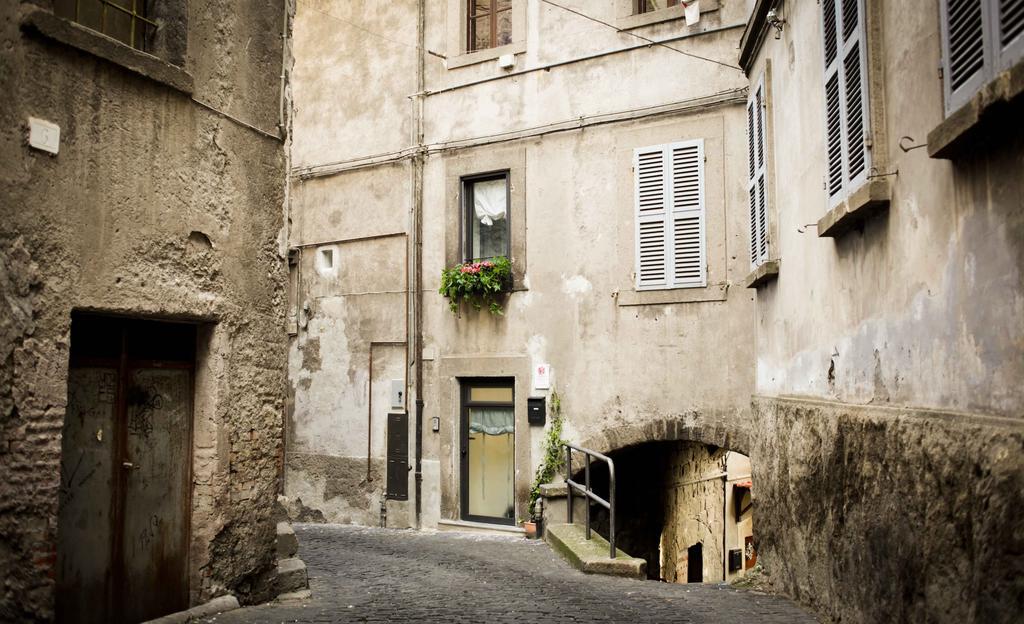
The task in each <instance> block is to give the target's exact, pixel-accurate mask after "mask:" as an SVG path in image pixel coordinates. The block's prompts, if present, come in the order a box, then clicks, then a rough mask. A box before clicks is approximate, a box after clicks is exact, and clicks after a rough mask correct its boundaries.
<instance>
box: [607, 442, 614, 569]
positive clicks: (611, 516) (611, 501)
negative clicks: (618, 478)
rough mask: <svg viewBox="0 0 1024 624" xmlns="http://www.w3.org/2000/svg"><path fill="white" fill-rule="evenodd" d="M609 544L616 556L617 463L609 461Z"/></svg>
mask: <svg viewBox="0 0 1024 624" xmlns="http://www.w3.org/2000/svg"><path fill="white" fill-rule="evenodd" d="M608 544H609V546H610V547H611V552H612V554H611V555H609V556H610V557H611V558H612V559H614V558H615V464H613V463H612V462H608Z"/></svg>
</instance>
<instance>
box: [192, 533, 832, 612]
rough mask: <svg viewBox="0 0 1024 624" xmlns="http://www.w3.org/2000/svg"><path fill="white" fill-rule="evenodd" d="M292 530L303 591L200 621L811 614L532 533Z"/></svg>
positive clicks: (788, 604) (770, 599) (776, 600)
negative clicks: (631, 569)
mask: <svg viewBox="0 0 1024 624" xmlns="http://www.w3.org/2000/svg"><path fill="white" fill-rule="evenodd" d="M295 532H296V534H297V535H298V538H299V554H298V556H299V557H300V558H302V559H303V560H304V561H305V562H306V565H307V566H308V569H309V582H310V588H311V589H312V592H313V596H312V598H310V599H308V600H303V601H301V602H293V603H287V604H271V605H261V606H255V607H247V608H242V609H238V610H236V611H233V612H229V613H225V614H222V615H218V616H215V617H211V618H208V619H207V620H204V621H206V622H210V623H217V624H226V623H233V622H266V623H270V622H274V623H280V622H488V623H490V622H510V623H512V622H514V623H516V624H525V623H528V622H566V621H569V622H723V623H728V622H737V623H739V622H742V623H744V624H749V623H751V622H758V623H762V624H772V623H783V622H785V623H786V624H799V623H802V622H808V623H812V622H814V621H815V620H814V618H813V617H811V616H810V615H809V614H808V613H807V612H805V611H803V610H802V609H800V608H799V607H797V606H796V605H794V604H793V603H792V602H790V601H788V600H786V599H784V598H779V597H775V596H767V595H764V594H758V593H755V592H751V591H743V590H736V589H733V588H731V587H727V586H720V585H670V584H666V583H657V582H651V581H635V580H628V579H618V578H612V577H606V576H593V575H586V574H583V573H581V572H578V571H576V570H575V569H573V568H571V567H570V566H569V565H568V564H567V563H566V562H565V561H563V560H562V559H561V558H560V557H559V556H558V555H556V554H555V553H554V552H553V551H552V550H551V549H550V548H549V547H548V546H547V544H545V543H543V542H541V541H527V540H524V539H521V538H514V537H491V536H481V535H473V534H463V533H437V534H429V533H416V532H413V531H402V530H386V529H385V530H382V529H368V528H357V527H348V526H337V525H296V526H295Z"/></svg>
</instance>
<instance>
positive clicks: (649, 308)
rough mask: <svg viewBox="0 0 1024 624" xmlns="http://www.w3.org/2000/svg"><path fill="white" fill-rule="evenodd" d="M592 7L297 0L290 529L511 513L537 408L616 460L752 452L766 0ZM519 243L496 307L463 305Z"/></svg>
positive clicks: (537, 449)
mask: <svg viewBox="0 0 1024 624" xmlns="http://www.w3.org/2000/svg"><path fill="white" fill-rule="evenodd" d="M578 4H579V3H577V5H578ZM485 5H486V6H485ZM577 5H569V4H563V3H559V2H495V3H490V4H488V3H475V4H473V5H472V6H470V4H468V3H466V2H462V1H461V0H450V1H449V0H430V1H427V2H423V3H417V2H413V1H407V2H399V3H392V4H389V5H387V6H386V7H381V6H376V5H373V6H370V5H362V4H359V3H350V2H340V1H339V2H301V3H299V5H298V7H297V11H296V26H295V32H296V36H295V45H294V53H295V73H294V81H293V88H294V94H295V119H294V140H293V143H292V146H293V150H292V179H291V191H290V192H291V204H290V206H291V208H290V216H291V230H290V237H289V244H290V246H291V248H292V249H293V250H294V252H293V253H292V266H291V275H292V277H291V282H290V283H291V285H292V289H291V292H292V294H291V296H290V304H289V305H290V307H291V313H290V314H291V317H290V321H289V322H290V327H289V330H290V332H291V333H292V342H291V353H290V358H289V373H290V386H291V395H290V397H289V403H290V407H289V413H290V418H289V423H288V433H287V440H288V442H287V452H286V485H285V493H286V495H287V497H288V499H289V506H290V511H291V514H292V517H293V518H301V519H320V520H326V521H332V522H352V523H359V524H378V523H381V522H386V525H387V526H398V527H403V526H417V527H422V528H428V529H434V528H440V529H445V528H465V527H467V526H469V527H472V526H475V525H477V524H484V525H486V526H488V527H492V528H493V527H497V528H501V527H509V528H512V527H515V526H517V525H519V524H520V523H521V522H522V521H523V520H525V519H528V518H529V512H528V506H529V491H530V487H531V485H532V481H533V477H534V473H535V470H536V468H537V467H538V465H539V463H540V462H541V459H542V452H541V450H542V439H543V437H544V432H545V427H544V426H543V425H542V424H531V418H530V416H529V410H530V406H531V404H532V405H534V406H537V403H536V402H534V403H531V401H532V400H537V399H543V400H545V401H546V404H545V405H544V406H543V407H539V410H540V411H539V413H540V414H542V415H543V414H549V415H550V412H551V407H552V404H553V403H555V402H556V401H557V402H558V403H559V405H560V407H561V412H562V414H563V415H564V418H565V436H566V438H568V439H570V440H572V441H574V442H579V443H584V444H585V445H587V446H589V447H592V448H594V449H595V450H599V451H604V452H612V451H617V450H619V449H624V448H626V447H629V446H632V445H636V444H640V443H648V442H662V441H673V440H697V441H700V442H703V443H710V444H716V445H719V446H722V447H729V448H730V449H733V450H738V451H740V452H744V451H745V450H746V444H747V442H748V441H747V438H746V435H747V431H748V423H749V422H750V395H751V393H752V392H753V388H754V376H753V372H754V371H753V367H752V365H751V362H752V361H753V357H754V355H753V338H754V333H753V332H754V328H753V324H752V323H751V319H752V318H753V299H754V293H753V291H750V290H747V289H745V288H743V287H742V286H740V285H739V284H740V283H741V281H742V279H743V278H744V277H745V276H746V275H747V273H748V272H749V260H748V258H747V255H746V248H747V241H746V236H747V234H746V232H747V216H746V214H747V208H746V194H745V190H744V188H743V187H742V185H741V184H739V183H733V181H735V180H742V179H743V177H744V175H745V174H744V171H745V170H744V166H745V164H744V163H745V161H744V159H743V158H734V157H731V155H734V154H742V153H744V150H745V145H746V143H745V142H746V133H745V130H744V128H745V126H744V119H745V112H744V111H745V108H744V107H745V103H746V78H745V76H744V75H743V72H742V71H741V70H740V69H739V67H738V66H737V65H736V63H735V60H734V56H735V49H736V47H737V45H738V43H739V39H740V36H741V35H742V29H743V25H744V23H745V18H746V14H747V11H748V7H746V6H744V5H743V4H742V3H735V2H716V1H711V2H702V3H701V6H700V11H699V12H692V11H691V15H690V19H689V22H690V23H689V24H688V21H687V18H686V16H685V15H684V11H685V7H683V6H672V7H660V6H658V3H651V6H650V7H649V8H650V10H646V11H644V12H639V7H638V6H636V5H635V3H633V2H629V1H626V2H613V3H585V6H583V5H579V6H577ZM644 8H645V9H647V8H648V7H647V6H646V5H645V7H644ZM620 31H621V32H620ZM652 41H654V42H656V43H654V44H652V43H651V42H652ZM418 42H419V43H418ZM419 49H422V50H423V53H422V54H420V53H419V51H418V50H419ZM637 241H639V243H638V242H637ZM638 250H641V251H640V252H638ZM501 257H507V258H509V259H510V267H511V276H512V287H511V292H510V293H509V294H507V296H504V297H502V298H501V299H500V305H501V306H502V307H503V315H494V314H491V313H490V312H489V311H488V309H487V306H484V308H483V309H482V310H480V311H477V310H475V309H473V307H472V306H471V305H469V304H466V303H462V304H460V305H458V306H456V308H455V313H453V312H452V311H451V310H450V308H449V303H450V300H449V299H446V298H445V297H443V296H442V295H441V294H439V293H438V290H439V287H440V286H441V276H442V271H443V270H444V269H446V268H452V267H456V266H459V265H461V264H462V263H467V262H468V263H469V266H468V268H467V269H466V270H469V271H473V270H476V269H475V268H473V265H472V263H473V262H474V261H488V260H489V259H491V260H493V259H495V258H501ZM486 269H487V267H484V270H485V271H486ZM711 353H713V354H714V356H713V357H711V356H709V355H708V354H711ZM556 395H557V399H556ZM418 401H422V403H421V404H420V405H421V407H420V408H419V409H417V407H418ZM663 469H664V472H665V474H666V475H667V474H668V473H669V471H670V466H669V464H668V463H665V464H663ZM659 478H660V475H659ZM389 491H390V492H391V496H390V497H387V496H386V495H387V494H388V492H389ZM719 496H720V493H719ZM716 539H717V540H718V543H719V550H718V551H717V552H719V553H720V551H721V548H720V547H721V538H720V537H719V538H716ZM656 552H657V549H655V553H656ZM655 556H656V555H655ZM669 556H670V557H674V556H675V555H674V554H671V553H670V555H669ZM720 556H721V555H720V554H719V555H716V557H720ZM656 567H657V566H655V568H656ZM708 568H709V570H717V571H718V572H717V574H719V578H721V575H722V572H721V571H722V562H721V561H720V560H719V561H718V562H717V563H715V562H714V561H711V560H709V564H708ZM710 578H712V577H709V580H710Z"/></svg>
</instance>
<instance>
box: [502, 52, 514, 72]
mask: <svg viewBox="0 0 1024 624" xmlns="http://www.w3.org/2000/svg"><path fill="white" fill-rule="evenodd" d="M515 64H516V55H515V54H502V55H501V56H499V57H498V67H500V68H501V69H512V68H513V67H514V66H515Z"/></svg>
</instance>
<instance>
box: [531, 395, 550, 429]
mask: <svg viewBox="0 0 1024 624" xmlns="http://www.w3.org/2000/svg"><path fill="white" fill-rule="evenodd" d="M526 422H528V423H530V424H531V425H537V426H540V427H543V426H544V423H545V422H547V409H545V407H544V397H536V398H533V397H531V398H529V399H526Z"/></svg>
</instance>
